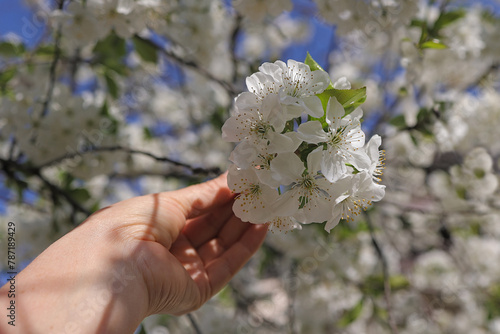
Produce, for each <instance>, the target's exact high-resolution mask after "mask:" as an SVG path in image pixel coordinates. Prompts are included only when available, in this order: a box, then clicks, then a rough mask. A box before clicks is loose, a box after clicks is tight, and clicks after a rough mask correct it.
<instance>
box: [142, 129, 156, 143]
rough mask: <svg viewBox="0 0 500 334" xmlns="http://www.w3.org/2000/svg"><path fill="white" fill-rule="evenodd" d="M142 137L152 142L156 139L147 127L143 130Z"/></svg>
mask: <svg viewBox="0 0 500 334" xmlns="http://www.w3.org/2000/svg"><path fill="white" fill-rule="evenodd" d="M142 136H143V138H144V139H145V140H146V141H148V140H151V139H153V137H154V136H153V132H152V131H151V129H150V128H148V127H147V126H145V127H143V128H142Z"/></svg>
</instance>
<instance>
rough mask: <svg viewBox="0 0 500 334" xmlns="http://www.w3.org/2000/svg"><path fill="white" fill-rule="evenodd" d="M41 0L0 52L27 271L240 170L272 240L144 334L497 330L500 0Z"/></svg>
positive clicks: (9, 173)
mask: <svg viewBox="0 0 500 334" xmlns="http://www.w3.org/2000/svg"><path fill="white" fill-rule="evenodd" d="M25 2H26V3H25V4H26V6H28V7H29V8H30V14H29V15H27V16H24V17H22V18H20V22H22V27H21V28H20V29H19V30H18V31H14V32H8V33H5V34H3V35H2V36H1V37H0V99H1V100H0V171H1V173H0V175H1V176H0V178H1V180H2V182H1V184H2V186H1V191H0V202H1V203H2V204H1V205H0V210H1V211H2V216H1V220H2V225H1V230H0V242H1V243H2V245H3V243H5V241H6V235H7V224H6V223H7V222H9V221H14V222H16V224H17V227H18V228H17V230H18V232H17V233H18V239H19V240H21V241H20V242H22V247H19V249H18V254H17V255H18V258H19V259H20V260H21V259H22V260H23V261H25V263H27V262H28V261H29V260H31V259H32V258H34V257H35V256H36V255H37V254H39V253H40V252H41V251H42V250H43V249H44V248H46V247H47V246H48V245H49V244H50V243H51V242H52V241H54V240H55V239H56V238H58V237H59V236H60V235H62V234H64V233H66V232H67V231H69V230H70V229H72V228H73V227H75V226H76V225H77V224H79V223H80V222H81V221H83V220H84V219H85V217H87V216H88V215H89V214H91V213H92V212H94V211H95V210H97V209H98V208H99V207H102V206H105V205H108V204H110V203H114V202H116V201H118V200H121V199H125V198H129V197H132V196H135V195H139V194H143V193H151V192H159V191H166V190H172V189H176V188H179V187H183V186H186V185H188V184H192V183H197V182H201V181H203V180H205V179H207V178H210V177H213V176H215V175H217V174H220V173H221V172H222V171H224V170H227V169H229V178H228V183H229V187H230V188H231V189H232V190H233V191H234V192H236V193H238V194H239V195H238V197H237V200H236V201H235V205H234V211H235V213H236V214H237V215H238V216H239V217H240V218H241V219H242V220H245V221H251V222H253V223H269V224H270V225H272V226H271V227H272V232H273V233H270V234H269V235H268V237H267V239H266V241H265V243H264V245H263V247H262V249H261V251H260V252H259V253H258V254H257V255H256V256H255V257H254V258H253V259H252V261H251V262H250V263H249V265H248V266H246V267H245V268H244V269H243V271H242V272H241V273H240V274H239V275H238V276H237V277H235V279H234V280H233V281H232V282H231V283H230V284H229V285H228V286H227V287H226V288H225V289H224V290H222V292H221V293H220V294H218V295H217V296H215V297H214V298H213V299H212V300H211V301H210V302H209V303H208V304H207V305H205V306H204V307H202V308H201V309H200V310H198V311H196V312H194V313H192V314H190V315H189V316H185V317H171V316H152V317H150V318H148V319H146V320H145V321H144V323H143V326H142V328H141V329H139V331H141V332H142V333H187V332H193V333H464V334H465V333H467V334H468V333H500V269H499V268H500V266H499V265H498V263H499V261H500V228H499V226H500V225H499V223H498V222H499V221H500V205H499V203H500V190H499V187H498V172H499V164H500V160H499V158H500V144H499V140H498V129H499V128H500V108H499V106H500V93H499V83H500V70H499V63H500V18H499V16H500V6H499V5H498V4H497V3H495V2H494V1H487V0H483V1H458V0H422V1H416V0H381V1H379V0H294V1H290V0H279V1H260V0H245V1H243V0H235V1H222V0H197V1H187V0H171V1H159V0H71V1H70V0H56V1H42V0H26V1H25ZM8 6H16V5H15V4H9V5H8ZM0 15H8V14H5V13H2V14H0ZM307 51H309V52H310V53H311V54H310V55H308V54H307ZM313 58H314V59H313ZM320 65H321V66H320ZM235 143H237V145H234V144H235ZM372 202H377V203H374V205H371V204H372ZM311 223H320V224H311ZM325 230H326V231H328V232H326V231H325ZM285 232H286V233H285ZM5 252H6V247H3V246H1V245H0V254H2V258H6V255H5V254H4V253H5ZM1 266H5V263H2V264H1ZM0 269H2V270H3V271H4V272H5V271H6V268H5V267H0Z"/></svg>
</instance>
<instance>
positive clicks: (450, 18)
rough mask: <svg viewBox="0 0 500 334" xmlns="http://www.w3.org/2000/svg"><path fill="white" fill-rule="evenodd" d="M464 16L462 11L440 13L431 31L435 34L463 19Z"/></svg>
mask: <svg viewBox="0 0 500 334" xmlns="http://www.w3.org/2000/svg"><path fill="white" fill-rule="evenodd" d="M465 14H466V12H465V10H463V9H457V10H452V11H450V12H446V13H444V12H443V13H441V15H439V17H438V19H437V20H436V23H434V27H433V29H432V30H433V31H434V32H436V33H437V32H438V31H439V30H441V29H442V28H444V27H446V26H448V25H450V24H451V23H453V22H455V21H456V20H458V19H461V18H462V17H464V16H465Z"/></svg>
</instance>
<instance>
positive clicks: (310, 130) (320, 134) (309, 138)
mask: <svg viewBox="0 0 500 334" xmlns="http://www.w3.org/2000/svg"><path fill="white" fill-rule="evenodd" d="M297 133H298V134H299V138H300V139H301V140H303V141H305V142H308V143H313V144H318V143H321V142H325V141H327V140H328V134H327V133H326V132H325V131H323V127H322V126H321V123H320V122H318V121H309V122H306V123H302V124H301V125H300V126H299V128H298V129H297Z"/></svg>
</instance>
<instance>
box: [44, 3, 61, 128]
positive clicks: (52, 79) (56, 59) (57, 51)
mask: <svg viewBox="0 0 500 334" xmlns="http://www.w3.org/2000/svg"><path fill="white" fill-rule="evenodd" d="M63 7H64V0H60V1H59V5H58V9H59V10H62V9H63ZM61 37H62V24H59V26H58V27H57V31H56V38H55V43H54V58H53V59H52V63H51V65H50V70H49V88H48V90H47V95H46V97H45V100H44V101H43V106H42V115H41V118H43V117H45V115H47V113H48V112H49V105H50V102H51V101H52V96H53V94H54V87H55V85H56V69H57V63H58V62H59V58H60V57H61V46H60V44H61Z"/></svg>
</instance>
